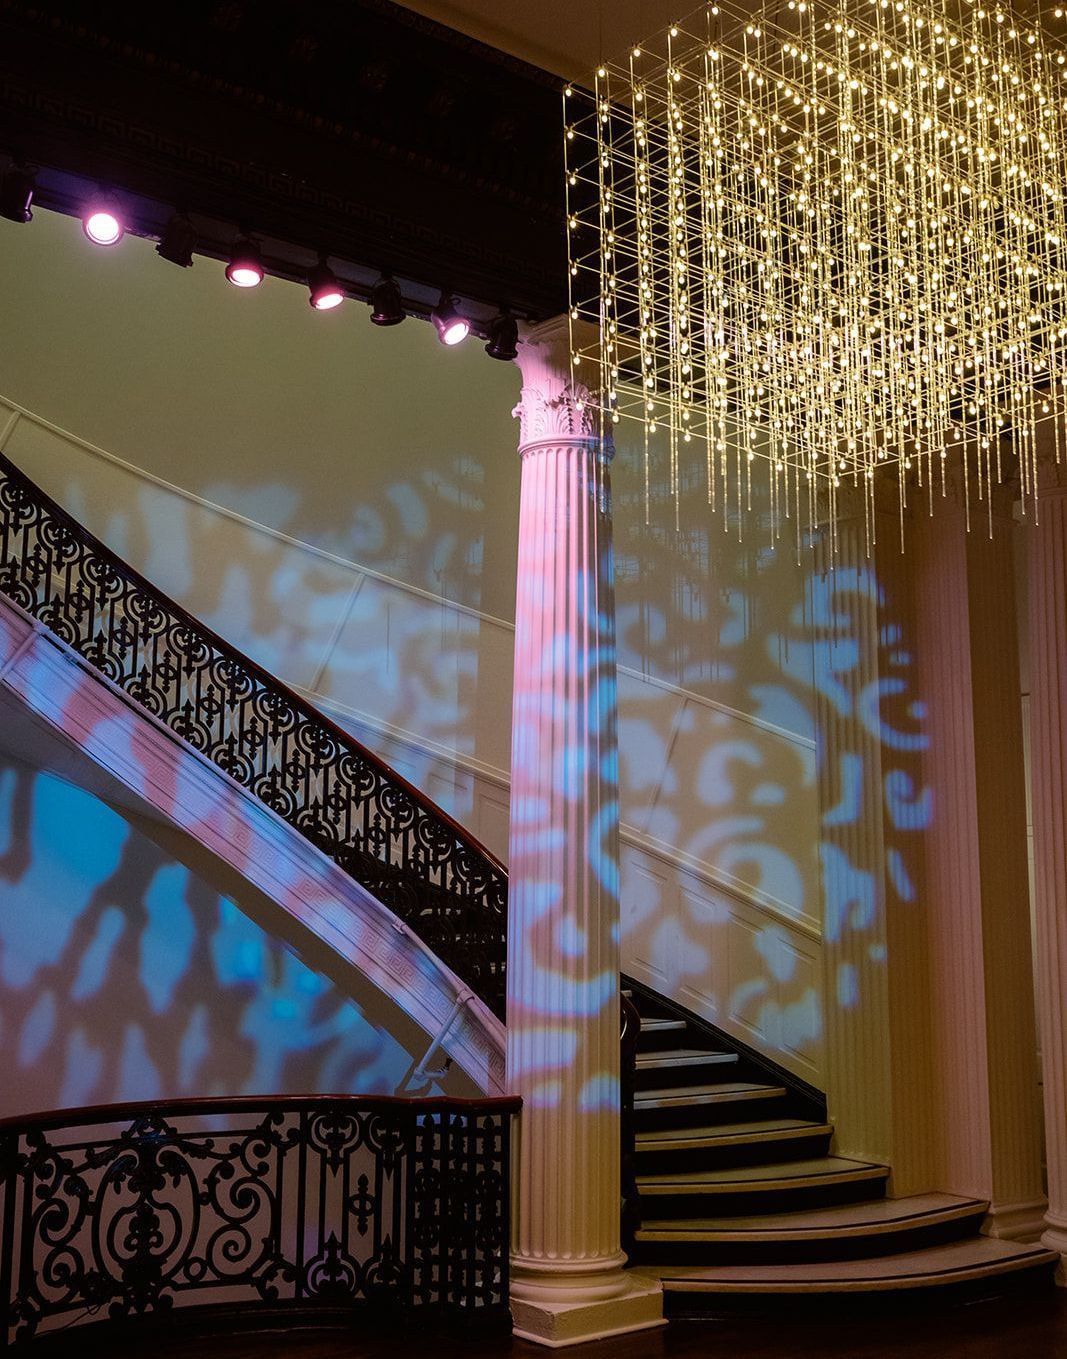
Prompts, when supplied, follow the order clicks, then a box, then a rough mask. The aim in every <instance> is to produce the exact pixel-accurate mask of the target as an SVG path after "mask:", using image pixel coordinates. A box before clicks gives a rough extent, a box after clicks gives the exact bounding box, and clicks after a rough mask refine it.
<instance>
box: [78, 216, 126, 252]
mask: <svg viewBox="0 0 1067 1359" xmlns="http://www.w3.org/2000/svg"><path fill="white" fill-rule="evenodd" d="M82 230H83V231H84V232H85V234H86V236H87V237H88V238H89V240H90V241H92V243H93V245H117V244H118V243H119V241H121V240H122V237H123V235H124V234H125V227H124V226H123V225H122V222H121V221H120V219H119V217H118V215H117V214H116V213H115V212H113V211H112V210H111V209H110V208H90V209H89V211H88V212H87V213H86V214H85V216H84V217H83V218H82Z"/></svg>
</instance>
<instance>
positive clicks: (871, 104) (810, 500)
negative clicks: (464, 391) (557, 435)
mask: <svg viewBox="0 0 1067 1359" xmlns="http://www.w3.org/2000/svg"><path fill="white" fill-rule="evenodd" d="M1059 14H1060V11H1057V16H1059ZM1065 96H1067V66H1065V57H1064V55H1063V53H1062V51H1061V50H1060V48H1059V47H1058V46H1057V45H1056V44H1054V43H1052V42H1051V41H1050V39H1049V37H1048V35H1047V34H1046V33H1043V31H1042V30H1041V28H1040V27H1039V26H1037V25H1035V24H1033V23H1030V22H1024V21H1022V20H1021V19H1020V18H1018V17H1017V16H1016V15H1014V14H1013V13H1012V12H1011V11H1010V10H1008V9H1006V8H1002V7H999V6H997V5H996V4H993V5H991V6H990V7H984V6H983V4H980V3H966V0H963V2H962V3H961V5H960V8H959V10H958V11H954V12H950V11H949V9H948V8H947V7H945V6H939V5H938V4H936V3H925V2H924V0H788V3H780V4H779V3H774V4H771V3H768V2H767V0H764V3H757V4H756V5H755V7H754V8H753V9H742V8H737V7H734V6H733V5H731V4H730V3H723V2H722V0H720V2H719V3H717V4H707V5H704V6H703V7H702V8H701V9H699V10H697V11H695V12H694V13H693V14H692V15H690V16H689V18H688V19H687V20H685V21H684V22H679V23H677V24H675V25H673V26H672V27H671V28H669V29H668V30H665V31H664V32H663V33H662V34H660V35H659V36H658V37H656V38H655V39H654V40H653V41H651V42H650V43H648V44H642V45H641V47H639V48H634V49H633V50H632V51H631V52H630V53H629V55H628V57H627V58H626V59H625V60H624V61H622V62H621V63H619V64H617V65H604V66H601V67H600V69H599V70H598V71H597V73H596V77H595V81H593V82H592V90H591V91H590V90H582V89H580V88H578V87H576V86H575V87H568V88H567V89H566V91H565V92H564V118H565V143H564V145H565V152H566V167H565V168H566V182H567V224H568V235H569V241H570V285H571V307H570V315H571V318H572V328H571V351H572V353H571V359H572V364H573V365H574V374H575V379H576V381H577V383H578V384H579V385H580V386H581V387H583V388H585V389H586V390H587V392H588V396H587V398H586V399H587V400H588V401H589V402H591V403H593V404H595V405H596V406H597V407H598V408H599V410H600V411H601V419H602V421H603V423H604V427H610V425H611V424H614V423H617V422H619V421H620V420H628V419H633V420H636V421H638V422H640V424H641V426H642V427H643V430H644V437H645V482H646V495H647V487H648V485H649V472H648V468H649V461H650V459H653V458H657V457H658V458H662V459H665V460H666V466H667V467H668V468H669V479H670V486H671V490H672V493H673V495H674V497H675V503H676V504H677V497H678V490H679V484H680V480H679V468H680V464H681V460H682V459H683V458H685V457H689V456H695V457H699V458H702V459H703V461H704V464H705V466H706V482H707V498H708V501H709V503H710V505H712V506H713V507H717V508H718V509H719V510H720V511H721V512H722V513H723V514H724V515H725V516H726V517H728V518H736V519H737V521H738V522H740V520H741V518H742V513H743V511H744V510H745V509H746V508H750V507H751V505H752V502H753V495H754V492H758V493H759V499H760V504H761V505H763V504H768V503H769V513H770V520H771V522H772V524H773V528H774V533H775V535H776V536H778V535H780V534H781V533H782V532H783V531H785V528H786V525H787V524H789V525H791V527H790V529H789V532H791V533H793V534H795V537H796V541H797V544H798V546H799V545H800V544H801V543H802V542H804V541H806V539H807V535H809V534H810V532H811V530H812V529H813V528H814V526H815V525H816V524H818V523H820V522H822V521H823V520H825V519H826V518H827V517H829V520H830V522H831V523H835V522H836V518H837V513H838V501H839V498H840V496H841V490H842V488H846V487H853V488H855V489H856V490H857V491H859V492H860V493H861V494H862V498H863V503H864V505H865V506H866V508H867V522H868V526H869V527H868V532H869V535H870V533H871V528H870V526H871V525H873V506H874V495H875V488H876V485H877V484H878V483H879V482H880V481H882V480H884V479H885V478H887V477H888V478H894V479H895V480H896V482H897V483H898V485H899V495H900V504H901V506H902V507H903V505H904V504H905V503H906V501H907V498H908V497H909V496H914V495H916V494H917V493H921V494H923V495H924V496H926V497H928V498H929V500H930V502H931V505H932V502H933V500H934V498H935V497H936V496H937V495H939V494H944V491H945V486H946V481H947V478H948V476H949V473H950V469H951V467H952V464H953V463H954V462H955V463H957V464H962V466H963V467H964V468H965V469H966V472H967V476H966V477H965V478H964V484H965V485H966V486H970V485H971V484H972V483H973V486H974V487H975V495H976V496H977V497H978V498H979V499H984V500H986V501H987V502H988V503H989V505H990V507H991V504H992V495H991V491H992V489H993V487H994V486H995V485H996V484H997V483H999V482H1000V481H1001V480H1002V478H1004V477H1005V476H1006V475H1007V472H1008V468H1007V463H1008V460H1009V459H1010V460H1011V462H1012V466H1013V467H1015V466H1017V468H1018V476H1019V478H1020V481H1021V489H1022V494H1023V499H1024V504H1025V503H1027V502H1028V501H1032V499H1033V492H1034V484H1035V477H1036V474H1037V452H1036V430H1037V426H1038V424H1039V422H1041V421H1043V420H1046V419H1050V420H1053V422H1054V425H1055V427H1056V430H1057V433H1056V436H1055V448H1056V457H1057V459H1059V457H1060V451H1061V450H1060V441H1061V435H1060V433H1059V429H1060V424H1061V421H1060V420H1059V419H1057V418H1055V417H1057V416H1059V415H1061V414H1062V410H1063V405H1064V396H1065V392H1067V292H1065V283H1067V275H1065V270H1067V249H1065V243H1067V222H1065V189H1067V184H1065V174H1067V170H1065V160H1064V158H1065V156H1067V112H1065V110H1067V100H1065ZM579 320H586V321H592V322H594V323H595V325H596V327H597V330H596V331H595V332H593V333H594V334H595V335H596V336H597V337H598V338H597V339H595V340H587V339H585V336H587V335H588V334H589V333H590V332H589V328H588V327H582V326H579V325H577V324H574V323H575V322H578V321H579ZM759 479H762V482H763V489H762V490H761V489H760V488H759V487H758V481H759ZM901 513H902V514H903V509H902V510H901Z"/></svg>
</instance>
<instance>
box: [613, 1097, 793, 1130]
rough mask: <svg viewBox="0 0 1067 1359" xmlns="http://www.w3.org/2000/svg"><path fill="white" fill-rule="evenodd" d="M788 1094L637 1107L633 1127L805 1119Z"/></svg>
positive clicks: (699, 1125) (690, 1125) (671, 1126)
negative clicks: (665, 1106)
mask: <svg viewBox="0 0 1067 1359" xmlns="http://www.w3.org/2000/svg"><path fill="white" fill-rule="evenodd" d="M802 1117H804V1115H803V1114H801V1113H798V1112H797V1111H796V1109H795V1107H794V1106H793V1102H792V1099H791V1097H790V1096H789V1095H779V1096H777V1097H776V1098H773V1099H739V1100H727V1101H725V1102H723V1103H721V1104H672V1105H669V1106H668V1107H667V1108H659V1109H635V1110H634V1128H635V1129H636V1131H637V1132H642V1131H644V1130H645V1129H646V1128H693V1127H702V1126H703V1127H709V1128H711V1127H717V1126H718V1125H719V1124H720V1123H754V1122H755V1121H756V1120H757V1119H761V1118H802Z"/></svg>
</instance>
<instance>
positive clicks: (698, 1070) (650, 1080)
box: [634, 1061, 751, 1099]
mask: <svg viewBox="0 0 1067 1359" xmlns="http://www.w3.org/2000/svg"><path fill="white" fill-rule="evenodd" d="M738 1065H739V1064H738V1063H737V1062H736V1061H729V1062H722V1061H709V1062H700V1063H698V1064H693V1065H690V1064H688V1063H687V1064H686V1065H685V1066H678V1065H675V1064H673V1063H672V1064H671V1065H669V1066H653V1067H638V1068H637V1070H636V1071H635V1072H634V1091H635V1093H636V1096H637V1098H638V1099H640V1098H641V1091H642V1090H660V1089H662V1088H663V1087H664V1086H666V1085H671V1086H677V1087H678V1088H679V1089H684V1087H685V1086H687V1085H710V1084H711V1083H712V1082H713V1081H741V1080H748V1079H751V1073H750V1072H746V1073H744V1074H742V1075H739V1074H738Z"/></svg>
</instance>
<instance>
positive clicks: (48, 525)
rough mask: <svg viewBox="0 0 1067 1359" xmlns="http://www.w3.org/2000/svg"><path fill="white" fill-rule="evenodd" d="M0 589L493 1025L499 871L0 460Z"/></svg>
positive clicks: (390, 775) (502, 892) (461, 834)
mask: <svg viewBox="0 0 1067 1359" xmlns="http://www.w3.org/2000/svg"><path fill="white" fill-rule="evenodd" d="M0 592H2V593H3V594H4V595H6V596H7V598H8V599H10V600H11V601H12V602H13V603H15V604H17V605H18V606H19V608H21V609H23V610H25V611H26V612H27V613H29V614H31V615H32V616H33V617H34V618H36V619H38V620H39V621H40V622H42V623H43V624H44V625H45V626H46V627H47V628H48V629H49V630H50V631H51V632H53V633H55V635H56V636H57V637H58V638H60V639H61V640H62V641H63V642H65V643H66V644H67V645H68V646H70V647H71V648H72V649H73V650H74V651H76V652H77V653H78V655H79V656H81V657H82V659H83V660H84V661H85V662H86V663H87V664H88V665H90V666H91V667H92V668H93V669H95V670H98V671H99V672H100V673H101V674H103V675H105V676H106V677H107V678H108V679H109V680H110V681H111V682H112V683H114V684H116V685H118V686H119V687H120V688H122V689H123V690H124V691H125V692H126V693H127V694H128V695H129V697H130V698H131V699H133V700H134V701H135V702H136V703H138V704H140V706H141V707H143V708H145V709H146V710H147V711H148V712H149V713H151V714H152V716H153V717H155V718H156V719H157V720H159V721H161V722H163V723H165V724H166V725H167V726H168V727H169V728H170V729H171V730H172V731H173V732H175V733H176V734H177V735H178V736H180V737H181V738H182V740H184V741H186V742H188V743H189V745H191V746H193V747H194V748H195V749H196V750H198V751H200V752H202V753H203V754H205V755H207V756H208V758H210V759H211V760H212V761H213V762H214V763H215V764H216V765H218V766H219V768H220V769H223V770H225V772H226V773H227V774H229V775H230V777H231V778H233V779H236V780H237V782H238V783H240V784H242V785H243V786H244V787H246V788H248V789H250V790H251V791H252V792H253V793H254V794H255V796H256V797H258V798H259V799H260V800H261V801H262V802H264V803H266V805H267V806H268V807H270V808H271V809H272V810H273V811H274V812H276V813H277V814H278V815H279V816H281V817H283V818H284V819H285V820H286V821H287V822H288V823H289V825H291V826H293V827H294V828H295V829H296V830H298V831H299V832H300V833H301V835H303V836H305V837H306V838H307V839H308V840H310V841H311V842H312V844H314V845H316V846H317V847H318V848H319V849H320V850H322V852H323V853H324V854H327V855H329V856H330V858H332V859H333V860H335V862H337V863H338V864H339V865H340V866H341V867H342V868H344V869H345V871H346V872H348V873H350V874H351V875H352V876H353V877H354V878H355V879H356V880H357V881H358V882H360V883H361V884H362V885H363V886H364V887H366V888H367V889H368V891H370V892H372V893H373V894H374V895H375V896H376V897H377V898H378V899H379V900H380V901H381V902H382V903H383V904H384V905H386V906H388V907H389V909H390V910H391V911H393V912H395V914H397V915H398V916H400V917H401V919H403V920H404V921H405V923H406V924H408V925H409V926H410V927H411V929H412V930H413V931H414V932H415V933H416V934H417V935H418V936H419V937H420V938H421V939H423V940H424V942H425V943H426V944H427V945H428V946H429V947H430V948H431V949H433V951H434V952H435V953H436V954H437V955H438V956H439V957H440V958H441V959H442V960H443V961H444V962H445V963H447V964H448V965H449V967H451V968H452V969H453V970H454V971H455V972H456V973H457V974H458V975H459V976H460V977H462V978H463V980H464V981H466V982H467V983H468V985H469V986H471V988H472V989H473V990H474V991H475V992H476V993H477V994H478V995H479V996H481V998H482V999H483V1000H484V1001H485V1002H486V1003H487V1004H488V1005H489V1006H490V1007H491V1008H492V1009H493V1010H494V1011H495V1013H497V1014H498V1015H500V1016H501V1017H502V1016H503V1010H504V961H505V956H506V947H505V923H506V909H507V877H506V873H505V870H504V869H503V868H502V867H501V865H500V864H499V863H497V861H496V860H495V859H494V858H493V857H492V856H491V855H490V854H489V853H488V851H487V850H485V849H484V848H483V847H482V846H481V845H479V844H478V843H477V842H476V841H475V840H473V839H472V838H471V837H470V836H469V835H467V834H466V832H465V831H463V830H462V828H461V827H459V826H458V825H457V824H456V823H455V822H453V821H452V820H451V818H449V817H448V816H446V814H445V813H444V812H442V811H441V810H440V809H439V808H437V807H435V806H434V805H433V803H431V802H430V801H429V800H428V799H426V798H424V797H423V796H422V795H421V794H420V793H419V792H418V791H417V790H416V789H415V788H413V787H412V786H411V785H410V784H408V783H407V782H406V781H405V780H404V779H402V778H401V777H400V776H399V775H398V774H396V773H394V771H393V770H391V769H389V767H388V766H387V765H385V764H384V763H383V762H382V761H381V760H379V759H378V758H377V757H376V756H375V755H373V754H372V753H371V752H370V751H369V750H367V749H366V748H365V747H363V746H361V745H360V744H359V743H358V742H357V741H356V740H355V739H354V738H353V737H351V736H349V735H347V734H346V733H345V732H343V731H342V730H341V729H340V728H338V727H336V726H334V725H333V724H332V723H331V722H329V721H328V720H327V719H326V718H325V717H323V716H322V715H321V714H320V713H317V712H316V711H315V709H314V708H313V707H312V706H311V705H310V704H307V703H305V702H304V701H303V700H302V699H300V698H299V697H298V696H297V695H296V694H294V693H292V692H291V691H290V690H288V689H287V688H286V687H285V686H284V685H283V684H281V683H280V681H278V680H276V679H274V678H273V677H272V676H270V675H269V674H267V672H266V671H264V670H262V669H261V668H260V667H259V666H257V665H255V664H254V662H252V661H250V660H248V659H247V658H246V657H244V656H242V655H241V654H240V653H239V652H237V651H236V650H235V649H234V648H233V647H231V646H229V645H228V643H226V642H224V641H223V640H222V639H221V638H220V637H218V636H216V635H215V634H214V633H213V632H211V631H210V629H208V628H206V627H205V626H204V625H203V624H201V623H199V622H197V620H196V619H194V618H192V617H191V616H190V615H189V614H188V613H186V612H185V610H184V609H182V608H181V607H180V606H179V605H178V604H175V603H174V602H173V601H172V600H170V599H168V598H167V597H166V596H165V595H164V594H162V593H161V592H160V591H158V590H156V589H155V587H154V586H152V585H151V584H149V582H148V581H146V580H145V579H144V578H143V577H141V576H140V575H138V573H137V572H136V571H134V570H133V568H132V567H129V566H127V565H125V563H123V562H122V561H120V560H119V558H118V557H116V556H115V555H114V554H113V553H112V552H110V551H109V550H108V549H107V548H106V547H104V546H103V544H101V543H100V542H98V541H97V540H96V539H95V538H94V537H93V536H92V535H91V534H90V533H89V532H88V531H87V530H85V529H83V528H82V527H81V526H80V525H79V524H77V523H76V522H75V521H74V520H73V519H71V517H70V516H69V515H68V514H66V513H65V511H63V510H62V509H60V508H59V506H58V505H56V504H55V503H54V502H53V501H51V500H49V498H48V497H47V496H46V495H44V493H43V492H42V491H40V490H38V488H37V487H36V486H34V485H33V483H32V482H31V481H29V480H28V479H27V478H26V477H25V476H24V475H23V473H22V472H20V471H19V470H18V469H17V468H15V467H14V466H13V465H12V464H11V463H10V462H9V461H8V460H7V459H6V458H4V457H2V456H0Z"/></svg>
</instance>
